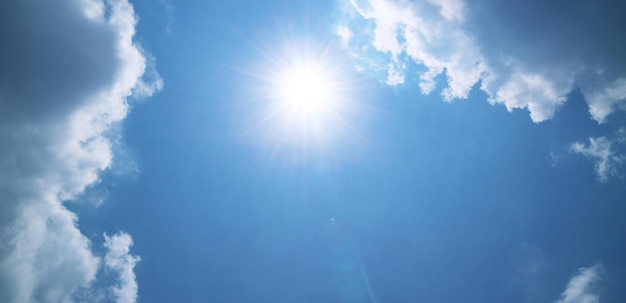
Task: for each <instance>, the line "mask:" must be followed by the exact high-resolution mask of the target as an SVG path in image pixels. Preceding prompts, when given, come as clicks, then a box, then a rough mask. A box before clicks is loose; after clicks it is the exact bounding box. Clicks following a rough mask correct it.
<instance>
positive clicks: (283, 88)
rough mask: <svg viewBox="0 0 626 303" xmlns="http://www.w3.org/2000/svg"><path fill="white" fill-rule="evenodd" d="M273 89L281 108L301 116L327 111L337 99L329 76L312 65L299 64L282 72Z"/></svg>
mask: <svg viewBox="0 0 626 303" xmlns="http://www.w3.org/2000/svg"><path fill="white" fill-rule="evenodd" d="M274 89H275V90H276V95H277V97H278V99H279V101H280V102H281V103H282V104H283V106H285V107H286V108H288V109H291V110H294V111H296V112H299V113H300V114H303V115H315V114H318V113H319V112H320V111H324V110H329V109H330V107H331V106H332V102H338V100H337V98H338V97H339V96H338V94H337V91H336V90H335V89H334V87H333V79H332V77H331V75H330V74H329V73H328V72H325V71H324V70H320V68H316V66H314V65H313V64H300V65H296V66H293V67H292V68H291V69H290V70H287V71H284V72H283V74H282V75H280V76H279V77H278V81H277V83H276V87H275V88H274Z"/></svg>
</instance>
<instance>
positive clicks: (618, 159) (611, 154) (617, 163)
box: [569, 129, 626, 182]
mask: <svg viewBox="0 0 626 303" xmlns="http://www.w3.org/2000/svg"><path fill="white" fill-rule="evenodd" d="M624 133H625V131H624V129H620V130H619V131H618V133H617V138H616V139H615V140H611V139H609V138H607V137H596V138H589V144H588V145H585V144H584V143H582V142H574V143H572V144H571V145H570V147H569V150H570V152H572V153H576V154H581V155H583V156H586V157H588V158H591V159H593V160H594V161H595V164H594V166H595V171H596V175H597V177H598V181H600V182H606V181H607V180H608V179H609V178H610V177H620V176H621V175H620V173H619V169H620V168H621V166H622V164H623V163H624V161H626V155H621V154H619V153H618V152H617V150H616V148H615V146H616V145H618V144H623V143H624Z"/></svg>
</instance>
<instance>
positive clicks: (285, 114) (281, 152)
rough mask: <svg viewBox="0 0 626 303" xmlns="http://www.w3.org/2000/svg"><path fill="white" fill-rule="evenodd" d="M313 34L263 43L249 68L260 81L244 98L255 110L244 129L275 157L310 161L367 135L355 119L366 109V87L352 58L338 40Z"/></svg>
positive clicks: (248, 135) (361, 115)
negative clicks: (360, 83) (362, 95)
mask: <svg viewBox="0 0 626 303" xmlns="http://www.w3.org/2000/svg"><path fill="white" fill-rule="evenodd" d="M310 39H312V38H310V37H304V38H301V39H285V40H284V42H283V43H278V44H277V45H268V46H263V45H261V46H258V47H256V48H255V49H256V50H258V54H259V57H258V59H259V61H256V62H255V63H254V65H253V67H252V68H250V69H248V70H246V72H248V73H249V75H251V76H252V78H251V79H252V80H253V81H254V82H251V83H252V84H253V85H252V86H249V87H250V88H251V90H250V92H251V93H252V94H250V95H249V96H250V97H249V99H244V102H245V103H241V104H245V105H246V107H241V108H242V109H244V112H246V111H247V112H249V113H251V114H252V116H250V117H251V118H252V119H250V120H249V121H250V122H249V123H246V124H245V126H244V127H245V129H244V130H243V134H244V136H245V138H246V140H247V141H249V142H258V143H259V144H260V146H263V147H265V148H268V150H267V151H268V152H267V154H268V155H269V156H268V157H270V158H273V159H278V158H280V159H282V160H285V161H294V163H306V162H308V161H310V159H313V157H322V156H324V157H331V156H333V155H335V154H336V153H337V151H338V150H340V149H341V148H344V147H345V146H348V145H350V146H354V145H355V144H356V143H354V144H352V143H348V142H357V141H358V142H361V141H360V140H361V139H362V138H363V135H362V134H360V133H359V131H358V128H357V127H356V126H355V124H354V121H355V120H356V119H360V118H362V117H363V116H364V114H365V113H364V110H363V107H362V104H361V102H359V101H358V100H359V99H358V93H359V92H360V90H359V89H360V88H361V87H360V86H358V83H357V82H356V81H357V80H358V78H357V77H356V76H355V74H354V71H353V70H352V69H351V65H350V64H348V63H349V61H347V60H346V58H345V57H343V55H342V54H341V53H338V49H337V47H336V45H335V44H333V41H327V42H323V41H322V42H319V43H315V41H313V40H310ZM244 93H245V91H244Z"/></svg>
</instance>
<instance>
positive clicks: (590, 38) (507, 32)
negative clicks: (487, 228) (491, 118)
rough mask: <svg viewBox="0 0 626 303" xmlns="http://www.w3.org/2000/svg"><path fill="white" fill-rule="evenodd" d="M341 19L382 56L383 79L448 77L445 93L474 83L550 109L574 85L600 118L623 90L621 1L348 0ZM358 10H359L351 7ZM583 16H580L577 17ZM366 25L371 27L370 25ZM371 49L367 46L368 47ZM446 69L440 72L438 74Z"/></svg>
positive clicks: (518, 104) (538, 113)
mask: <svg viewBox="0 0 626 303" xmlns="http://www.w3.org/2000/svg"><path fill="white" fill-rule="evenodd" d="M351 4H352V10H353V11H352V12H350V11H348V12H346V14H345V16H346V18H345V20H344V24H343V25H342V26H346V27H348V28H350V29H351V32H353V33H358V34H355V36H359V37H355V38H354V39H352V40H351V41H353V43H351V44H350V45H348V48H349V49H350V52H351V53H362V54H363V55H364V56H362V57H361V58H363V57H367V56H365V53H366V52H368V51H369V49H370V47H373V48H374V49H375V50H376V53H377V56H379V57H381V56H382V57H385V58H386V63H383V64H382V66H379V67H378V69H379V70H388V73H387V79H386V82H387V83H388V84H389V85H397V84H400V83H403V81H400V79H404V78H409V79H411V78H412V77H413V76H414V75H412V74H406V73H407V71H408V70H413V69H409V68H408V67H409V66H410V65H415V66H417V71H418V72H417V75H416V76H417V78H418V80H417V82H418V84H419V87H420V88H421V91H422V93H424V94H429V93H431V92H432V91H433V90H434V89H435V87H436V83H437V81H439V80H440V78H441V79H445V81H446V84H447V86H446V87H445V88H444V89H443V91H442V97H443V98H444V99H445V100H446V101H451V100H454V99H464V98H467V96H468V93H469V91H470V90H471V89H472V88H473V87H474V86H475V85H479V87H480V89H482V90H483V91H484V92H485V93H487V95H488V99H489V101H490V102H491V103H494V104H495V103H499V104H503V105H505V106H506V107H507V109H509V110H513V109H515V108H525V109H527V110H528V111H529V112H530V114H531V118H532V120H533V121H535V122H541V121H544V120H546V119H550V118H551V117H552V116H553V115H554V113H555V112H556V111H557V110H558V109H559V107H560V106H561V105H562V104H563V103H564V102H566V96H567V94H568V93H569V92H570V91H571V90H572V89H573V88H574V87H578V88H580V90H581V91H582V93H583V94H584V96H585V98H586V99H587V102H588V104H589V111H590V114H591V116H592V117H593V118H594V119H595V120H597V121H598V122H604V121H605V120H606V118H607V117H608V116H609V115H610V114H611V113H612V112H613V111H615V110H620V109H624V107H625V103H624V100H625V99H626V55H625V54H626V43H624V42H623V41H624V40H623V37H622V36H621V30H620V29H621V28H624V26H626V19H624V18H622V16H621V14H620V13H617V12H622V11H625V10H626V4H624V3H623V2H619V1H604V2H602V3H599V2H589V1H583V0H575V1H573V2H572V1H556V2H554V1H552V2H549V3H547V2H545V1H539V0H534V1H522V0H514V1H513V2H506V3H504V2H501V1H495V0H488V1H482V2H480V3H473V4H472V5H465V2H464V1H462V0H425V1H401V0H351ZM355 12H356V13H355ZM581 20H584V21H581ZM370 28H371V30H370ZM367 55H368V56H370V57H371V55H372V54H371V53H368V54H367ZM442 76H443V77H442Z"/></svg>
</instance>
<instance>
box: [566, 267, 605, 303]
mask: <svg viewBox="0 0 626 303" xmlns="http://www.w3.org/2000/svg"><path fill="white" fill-rule="evenodd" d="M601 271H602V266H600V265H598V264H596V265H594V266H591V267H586V268H581V269H580V270H579V271H578V273H577V274H576V275H575V276H574V277H572V278H571V279H570V280H569V283H567V288H566V289H565V290H564V291H563V292H562V293H561V297H560V299H559V300H558V301H556V302H557V303H599V302H600V297H598V295H596V294H594V293H593V290H592V286H593V285H594V283H595V282H596V281H598V279H599V276H600V273H601Z"/></svg>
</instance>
